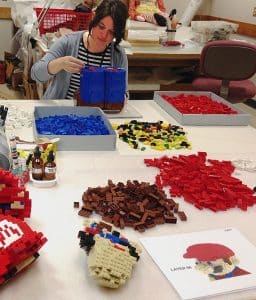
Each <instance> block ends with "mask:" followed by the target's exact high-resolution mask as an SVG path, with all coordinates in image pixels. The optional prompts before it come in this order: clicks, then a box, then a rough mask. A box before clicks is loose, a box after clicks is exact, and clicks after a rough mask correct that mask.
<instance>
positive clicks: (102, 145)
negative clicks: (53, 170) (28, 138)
mask: <svg viewBox="0 0 256 300" xmlns="http://www.w3.org/2000/svg"><path fill="white" fill-rule="evenodd" d="M64 115H75V116H78V117H80V116H83V117H89V116H100V117H101V119H102V121H103V123H104V126H105V128H106V129H107V130H108V134H104V135H100V134H99V135H57V134H49V135H48V134H40V133H39V132H38V130H37V126H36V122H37V120H38V119H39V118H45V117H50V116H64ZM33 123H34V124H33V125H34V126H33V129H34V136H35V139H37V138H42V137H47V138H49V139H54V138H59V139H60V140H59V142H58V144H57V149H58V150H59V151H109V150H115V148H116V133H115V131H114V130H113V129H112V126H111V124H110V122H109V120H108V119H107V118H106V116H105V114H104V112H103V111H102V110H101V109H100V108H97V107H70V106H58V107H53V106H36V107H35V109H34V122H33Z"/></svg>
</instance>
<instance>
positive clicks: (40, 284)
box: [0, 100, 256, 300]
mask: <svg viewBox="0 0 256 300" xmlns="http://www.w3.org/2000/svg"><path fill="white" fill-rule="evenodd" d="M2 102H3V104H5V105H7V103H8V102H6V101H2ZM10 103H11V104H13V105H16V106H17V107H22V109H25V110H26V111H30V112H32V111H33V107H34V106H35V105H49V103H51V105H62V104H63V101H30V100H29V101H24V100H20V101H10ZM1 104H2V103H1ZM65 105H70V103H69V102H65ZM130 105H132V106H133V107H134V108H135V109H136V110H137V111H139V112H140V113H141V114H142V115H143V118H142V119H140V120H145V121H158V120H163V121H165V122H170V123H173V124H177V122H176V121H175V120H174V119H173V118H172V117H170V116H169V115H168V114H167V113H165V112H164V111H163V110H162V109H161V108H160V107H159V106H158V105H157V104H156V103H155V102H154V101H130ZM112 122H114V123H123V122H124V119H115V120H112ZM184 129H185V131H186V132H187V135H188V139H189V141H191V143H192V150H168V151H166V152H159V151H155V150H146V151H144V152H141V151H138V150H133V149H130V148H129V146H128V145H127V144H125V143H123V142H121V141H120V140H117V149H116V150H115V151H108V152H106V151H94V152H86V151H80V152H74V151H71V152H58V153H57V170H58V171H57V172H58V184H57V185H56V186H55V187H52V188H47V189H46V188H45V189H43V188H38V187H35V186H33V185H32V184H31V183H29V184H28V185H27V189H28V190H29V193H30V197H31V199H32V212H31V217H30V218H29V219H27V220H26V221H27V223H28V224H29V225H30V226H31V227H32V228H33V229H34V230H37V231H42V232H43V233H44V235H45V236H46V237H47V238H48V242H47V243H46V244H45V245H44V246H43V248H42V249H41V250H40V257H39V259H38V260H37V261H36V262H35V263H34V264H33V265H31V266H30V267H29V268H28V269H27V270H26V271H24V272H23V273H22V274H20V275H18V276H17V277H16V278H14V279H13V280H11V281H10V282H8V283H7V284H6V285H4V286H3V287H1V290H0V297H1V299H4V300H11V299H15V300H24V299H26V300H45V299H47V300H51V299H54V300H73V299H74V300H82V299H97V300H98V299H100V300H103V299H104V300H105V299H106V300H108V299H109V300H110V299H111V300H112V299H114V300H115V299H122V300H129V299H131V298H132V299H135V300H137V299H138V300H144V299H145V300H146V299H147V300H155V299H161V300H167V299H172V300H175V299H179V296H178V295H177V293H176V292H175V290H174V288H173V287H172V285H171V284H170V283H169V282H168V280H167V279H166V278H165V276H164V275H163V274H162V273H161V271H160V270H159V269H158V267H157V266H156V265H155V264H154V263H153V261H152V259H151V257H150V256H149V255H148V254H147V252H146V251H145V250H143V253H142V255H141V258H140V260H139V262H138V263H137V265H135V267H134V269H133V274H132V277H131V279H130V280H129V281H128V282H127V283H126V284H125V285H124V286H123V287H121V288H119V289H117V290H111V289H105V288H101V287H99V286H97V284H96V282H95V281H94V280H93V279H92V278H91V277H90V276H89V274H88V271H87V264H86V254H85V252H84V251H83V250H82V249H80V248H79V239H78V238H77V233H78V231H79V230H80V229H81V228H82V224H83V217H81V216H78V209H75V208H73V202H74V201H79V202H80V205H81V197H82V194H83V192H84V191H85V190H86V189H87V188H88V187H96V186H105V185H106V184H107V181H108V179H112V180H113V182H115V183H117V182H118V181H123V182H126V181H127V180H128V179H130V180H134V179H137V180H139V181H148V182H151V183H153V182H154V177H155V175H156V172H157V171H156V170H155V169H154V168H147V167H146V166H145V165H144V163H143V159H144V158H153V157H160V156H162V155H165V154H166V155H170V156H172V155H179V154H191V153H197V152H198V151H205V152H207V154H208V157H209V158H216V159H219V160H226V159H228V160H233V159H254V160H256V129H254V128H252V127H250V126H226V127H225V126H218V127H215V126H186V127H185V126H184ZM16 134H17V135H19V136H20V137H21V138H26V139H31V138H32V137H33V135H32V130H31V129H29V128H27V129H26V128H24V129H19V130H17V132H16ZM235 176H237V177H239V178H241V179H242V181H243V182H244V183H245V184H247V185H248V186H249V187H251V188H252V187H254V186H255V185H256V173H255V172H254V173H253V172H251V173H249V172H245V171H236V173H235ZM177 201H178V202H179V203H180V207H181V209H182V210H184V211H185V213H186V214H187V216H188V221H187V222H181V221H179V220H178V222H177V224H169V225H168V224H164V225H159V226H157V227H155V228H152V229H149V230H147V231H146V232H144V233H139V232H136V231H134V230H133V229H130V228H128V229H124V230H123V231H122V232H123V234H124V235H125V236H127V237H128V238H130V239H131V240H134V241H139V238H141V237H150V236H160V235H172V234H178V233H188V232H194V231H201V230H210V229H217V228H226V227H235V228H237V229H239V230H240V231H241V232H242V233H243V234H244V235H245V236H246V237H247V238H248V239H249V240H250V241H251V242H252V243H253V244H254V245H256V235H255V227H256V217H255V213H256V207H251V208H249V209H248V210H247V211H246V212H244V211H241V210H239V209H232V210H229V211H226V212H218V213H213V212H212V211H208V210H202V211H201V210H198V209H196V208H194V207H193V206H192V205H190V204H188V203H186V202H184V201H183V200H182V199H178V200H177ZM185 285H186V283H185V282H184V287H185ZM255 298H256V288H255V289H251V290H247V291H243V292H237V293H231V294H226V295H223V296H218V297H215V298H207V299H223V300H224V299H225V300H226V299H255Z"/></svg>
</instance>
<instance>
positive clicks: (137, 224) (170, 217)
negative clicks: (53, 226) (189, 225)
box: [78, 180, 187, 232]
mask: <svg viewBox="0 0 256 300" xmlns="http://www.w3.org/2000/svg"><path fill="white" fill-rule="evenodd" d="M82 200H83V207H82V209H81V210H80V211H79V213H78V214H79V215H81V216H84V217H89V216H90V215H91V214H92V212H93V211H95V212H97V213H98V214H100V215H101V216H102V219H103V220H104V221H106V222H109V223H113V224H114V225H115V226H116V227H120V228H124V227H125V226H129V227H133V228H134V229H135V230H138V231H139V232H144V231H145V230H146V229H148V228H152V227H154V226H156V225H158V224H164V223H174V224H175V223H176V222H177V217H176V215H175V214H177V216H178V217H179V218H180V220H181V221H186V220H187V217H186V215H185V213H184V212H183V211H180V210H179V204H178V203H176V202H175V201H174V200H173V199H170V198H167V196H166V194H165V193H164V191H162V190H161V189H159V188H157V186H156V185H154V184H153V185H151V184H149V183H147V182H141V183H140V182H138V181H136V180H134V181H130V180H128V181H127V183H126V184H124V183H122V182H119V183H118V184H114V183H113V182H112V181H111V180H109V181H108V185H107V186H105V187H96V188H91V187H90V188H88V189H87V190H86V191H85V192H84V194H83V197H82Z"/></svg>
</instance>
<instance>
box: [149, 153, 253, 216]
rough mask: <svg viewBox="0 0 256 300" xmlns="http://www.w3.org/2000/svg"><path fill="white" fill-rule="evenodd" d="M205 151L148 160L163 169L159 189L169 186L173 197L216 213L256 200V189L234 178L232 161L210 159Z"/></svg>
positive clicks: (150, 165) (159, 175)
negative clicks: (255, 192)
mask: <svg viewBox="0 0 256 300" xmlns="http://www.w3.org/2000/svg"><path fill="white" fill-rule="evenodd" d="M206 157H207V154H206V153H205V152H199V153H198V154H192V155H188V156H185V155H180V156H178V157H177V156H174V157H170V158H169V157H167V156H164V157H162V158H156V159H145V160H144V162H145V164H146V165H147V166H149V167H156V168H159V169H160V174H158V175H157V176H156V185H157V186H158V187H159V188H163V187H167V186H169V187H170V189H169V192H170V196H171V197H181V196H182V197H183V198H184V200H185V201H187V202H189V203H191V204H193V205H194V206H195V207H197V208H199V209H203V208H208V209H210V210H212V211H214V212H217V211H223V210H227V209H230V208H233V207H238V208H240V209H242V210H247V207H248V206H252V205H254V204H255V203H256V195H254V191H253V190H252V189H250V188H249V187H247V186H246V185H244V184H243V183H242V182H241V180H239V179H238V178H235V177H232V173H233V171H234V169H235V167H234V166H233V165H232V163H231V162H230V161H218V160H213V159H207V158H206Z"/></svg>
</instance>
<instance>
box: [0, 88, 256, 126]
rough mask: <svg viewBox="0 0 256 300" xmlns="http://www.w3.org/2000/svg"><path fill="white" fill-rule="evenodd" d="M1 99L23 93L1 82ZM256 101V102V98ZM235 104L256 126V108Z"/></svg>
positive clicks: (11, 97)
mask: <svg viewBox="0 0 256 300" xmlns="http://www.w3.org/2000/svg"><path fill="white" fill-rule="evenodd" d="M0 99H5V100H8V99H23V94H22V92H19V91H14V90H13V89H10V88H8V87H7V85H6V84H0ZM254 101H255V103H256V99H254ZM235 106H236V107H238V108H239V109H242V110H243V111H244V112H246V113H248V114H250V115H251V118H250V122H249V124H250V125H251V126H252V127H254V128H256V108H252V107H250V106H248V105H246V104H244V103H238V104H235Z"/></svg>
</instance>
